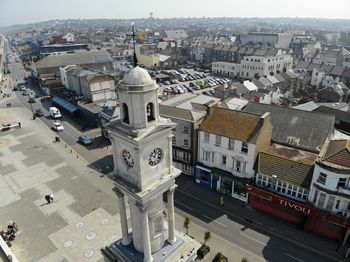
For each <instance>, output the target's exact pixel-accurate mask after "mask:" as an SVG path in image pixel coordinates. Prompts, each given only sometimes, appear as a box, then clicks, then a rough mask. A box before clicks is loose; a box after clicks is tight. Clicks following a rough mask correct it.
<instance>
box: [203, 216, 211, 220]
mask: <svg viewBox="0 0 350 262" xmlns="http://www.w3.org/2000/svg"><path fill="white" fill-rule="evenodd" d="M203 216H204V217H205V218H207V219H209V220H214V219H212V218H211V217H208V216H207V215H203Z"/></svg>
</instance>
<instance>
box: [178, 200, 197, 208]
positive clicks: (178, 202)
mask: <svg viewBox="0 0 350 262" xmlns="http://www.w3.org/2000/svg"><path fill="white" fill-rule="evenodd" d="M174 202H175V203H177V204H178V205H180V206H183V207H185V208H187V209H189V210H193V209H192V208H190V207H188V206H186V205H184V204H181V203H180V202H179V201H176V200H175V201H174Z"/></svg>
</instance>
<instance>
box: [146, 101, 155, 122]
mask: <svg viewBox="0 0 350 262" xmlns="http://www.w3.org/2000/svg"><path fill="white" fill-rule="evenodd" d="M153 120H154V106H153V103H148V105H147V122H150V121H153Z"/></svg>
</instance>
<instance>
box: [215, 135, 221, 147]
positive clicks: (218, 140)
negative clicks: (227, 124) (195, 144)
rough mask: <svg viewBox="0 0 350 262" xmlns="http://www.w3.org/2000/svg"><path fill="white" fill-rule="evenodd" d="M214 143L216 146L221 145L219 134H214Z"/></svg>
mask: <svg viewBox="0 0 350 262" xmlns="http://www.w3.org/2000/svg"><path fill="white" fill-rule="evenodd" d="M215 145H217V146H220V145H221V136H218V135H216V139H215Z"/></svg>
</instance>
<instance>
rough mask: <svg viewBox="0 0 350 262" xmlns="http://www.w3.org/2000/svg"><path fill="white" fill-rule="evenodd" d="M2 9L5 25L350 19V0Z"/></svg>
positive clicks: (11, 4) (114, 2)
mask: <svg viewBox="0 0 350 262" xmlns="http://www.w3.org/2000/svg"><path fill="white" fill-rule="evenodd" d="M235 2H237V3H235ZM330 7H333V8H330ZM0 10H2V11H3V12H2V14H1V17H0V26H1V27H3V26H11V25H17V24H28V23H36V22H43V21H48V20H55V19H59V20H62V19H139V18H147V17H149V16H150V12H153V16H154V17H156V18H189V17H190V18H201V17H208V18H215V17H244V18H323V19H350V12H348V10H350V1H349V0H334V1H332V4H331V5H327V6H326V5H324V4H322V3H320V2H319V1H318V0H308V1H304V0H295V1H293V2H291V1H286V0H265V1H264V2H262V1H259V0H250V1H243V2H238V1H230V0H221V1H208V2H205V1H200V0H177V1H162V0H149V1H147V2H146V1H141V0H131V1H127V2H125V1H121V0H100V1H97V2H95V1H94V2H87V1H84V0H61V1H59V2H57V1H53V0H46V1H45V2H42V1H40V0H27V1H26V0H1V3H0ZM276 10H277V11H276Z"/></svg>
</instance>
